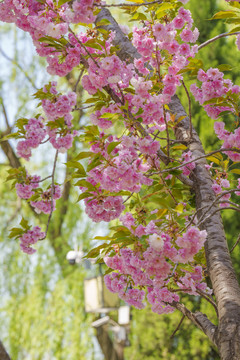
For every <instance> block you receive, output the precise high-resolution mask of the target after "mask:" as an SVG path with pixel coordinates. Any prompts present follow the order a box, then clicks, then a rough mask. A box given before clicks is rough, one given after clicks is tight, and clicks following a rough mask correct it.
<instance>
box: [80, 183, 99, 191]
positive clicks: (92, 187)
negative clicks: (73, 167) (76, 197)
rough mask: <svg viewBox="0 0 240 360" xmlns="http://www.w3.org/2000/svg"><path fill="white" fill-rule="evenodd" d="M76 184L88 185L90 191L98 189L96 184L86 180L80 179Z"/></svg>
mask: <svg viewBox="0 0 240 360" xmlns="http://www.w3.org/2000/svg"><path fill="white" fill-rule="evenodd" d="M75 186H81V187H86V188H87V189H88V190H89V191H96V188H95V186H93V185H92V184H91V183H90V182H88V181H86V180H79V181H78V182H77V183H76V184H75Z"/></svg>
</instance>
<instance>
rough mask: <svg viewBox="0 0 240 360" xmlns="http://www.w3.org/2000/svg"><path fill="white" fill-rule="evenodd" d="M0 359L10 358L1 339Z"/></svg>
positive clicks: (8, 359) (6, 359)
mask: <svg viewBox="0 0 240 360" xmlns="http://www.w3.org/2000/svg"><path fill="white" fill-rule="evenodd" d="M0 360H11V358H10V356H9V355H8V353H7V351H6V349H5V347H4V346H3V343H2V342H1V340H0Z"/></svg>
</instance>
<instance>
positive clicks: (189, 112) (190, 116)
mask: <svg viewBox="0 0 240 360" xmlns="http://www.w3.org/2000/svg"><path fill="white" fill-rule="evenodd" d="M182 84H183V87H184V90H185V92H186V94H187V98H188V118H189V132H190V138H191V139H192V104H191V98H190V94H189V92H188V89H187V87H186V85H185V83H184V81H183V80H182Z"/></svg>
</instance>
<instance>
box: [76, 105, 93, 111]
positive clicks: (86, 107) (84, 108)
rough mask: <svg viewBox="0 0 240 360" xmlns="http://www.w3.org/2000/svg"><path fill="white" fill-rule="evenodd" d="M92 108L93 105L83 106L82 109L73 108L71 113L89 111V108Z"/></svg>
mask: <svg viewBox="0 0 240 360" xmlns="http://www.w3.org/2000/svg"><path fill="white" fill-rule="evenodd" d="M93 106H95V104H92V105H88V106H84V107H80V108H79V107H76V106H75V107H74V108H73V111H82V110H86V109H89V108H91V107H93Z"/></svg>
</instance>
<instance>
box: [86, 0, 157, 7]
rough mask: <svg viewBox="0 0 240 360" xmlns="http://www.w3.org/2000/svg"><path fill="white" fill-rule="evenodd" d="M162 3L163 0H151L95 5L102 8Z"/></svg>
mask: <svg viewBox="0 0 240 360" xmlns="http://www.w3.org/2000/svg"><path fill="white" fill-rule="evenodd" d="M161 3H162V0H156V1H151V2H143V3H141V4H134V3H130V4H128V3H121V4H104V5H102V4H95V3H94V4H93V6H96V7H101V8H104V7H106V8H108V7H123V6H126V7H128V6H133V7H134V6H147V5H154V4H161Z"/></svg>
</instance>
